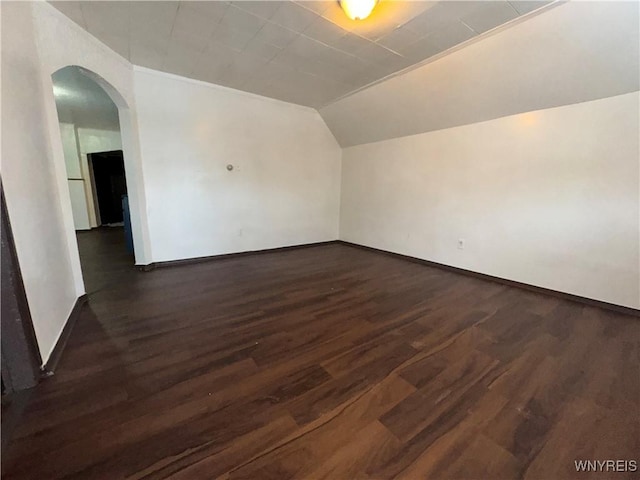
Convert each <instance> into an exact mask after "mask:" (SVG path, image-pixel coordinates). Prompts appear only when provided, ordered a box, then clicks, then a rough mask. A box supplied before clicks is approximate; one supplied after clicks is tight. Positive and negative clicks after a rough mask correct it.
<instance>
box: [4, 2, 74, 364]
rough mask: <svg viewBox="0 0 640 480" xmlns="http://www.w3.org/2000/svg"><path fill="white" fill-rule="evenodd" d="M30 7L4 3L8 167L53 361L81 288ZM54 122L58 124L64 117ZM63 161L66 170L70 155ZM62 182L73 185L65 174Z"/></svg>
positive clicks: (38, 329) (33, 293) (41, 334)
mask: <svg viewBox="0 0 640 480" xmlns="http://www.w3.org/2000/svg"><path fill="white" fill-rule="evenodd" d="M30 7H31V6H30V5H29V4H27V3H18V2H2V3H1V4H0V9H1V15H2V42H1V48H2V164H1V169H2V183H3V187H4V191H5V197H6V202H7V209H8V212H9V219H10V220H11V225H12V229H13V235H14V238H15V242H16V251H17V254H18V260H19V263H20V269H21V271H22V276H23V280H24V286H25V290H26V294H27V300H28V302H29V308H30V310H31V316H32V318H33V326H34V329H35V333H36V337H37V339H38V344H39V346H40V353H41V355H42V358H43V361H46V360H47V358H48V356H49V353H50V351H51V349H52V348H53V345H54V343H55V341H56V339H57V338H58V336H59V334H60V332H61V330H62V327H63V325H64V322H65V321H66V319H67V317H68V315H69V313H70V311H71V308H72V307H73V304H74V302H75V300H76V298H77V296H78V294H77V291H76V284H75V279H74V271H73V268H72V265H71V261H70V259H69V250H68V244H67V235H66V232H65V223H64V220H63V212H62V208H61V207H60V200H59V196H58V184H57V182H56V173H55V172H56V170H55V165H54V164H53V162H52V161H51V150H50V145H49V131H48V124H47V118H46V111H45V107H44V101H43V98H44V94H45V92H44V91H43V85H42V78H41V74H40V68H39V58H38V49H37V46H36V43H35V31H34V28H35V27H34V24H33V20H32V17H31V8H30ZM51 95H52V96H53V93H51ZM55 122H56V125H57V118H56V119H55ZM58 135H59V134H58ZM61 149H62V148H61ZM61 161H62V165H61V167H62V169H63V172H64V169H65V166H64V159H62V160H61ZM61 181H62V182H63V183H62V184H63V186H64V188H65V189H67V185H66V174H65V173H63V177H62V179H61ZM67 190H68V189H67ZM67 201H68V200H67ZM71 228H72V229H73V224H72V223H71ZM72 232H73V230H72ZM45 239H46V240H45Z"/></svg>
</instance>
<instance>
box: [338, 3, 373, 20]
mask: <svg viewBox="0 0 640 480" xmlns="http://www.w3.org/2000/svg"><path fill="white" fill-rule="evenodd" d="M339 3H340V6H341V7H342V10H344V13H346V14H347V17H349V18H350V19H351V20H364V19H365V18H367V17H368V16H369V15H371V12H372V11H373V8H374V7H375V6H376V4H377V3H378V0H339Z"/></svg>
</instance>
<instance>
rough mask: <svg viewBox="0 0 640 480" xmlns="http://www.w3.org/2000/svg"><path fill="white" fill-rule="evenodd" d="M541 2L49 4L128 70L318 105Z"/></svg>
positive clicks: (119, 2)
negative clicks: (358, 13) (346, 6)
mask: <svg viewBox="0 0 640 480" xmlns="http://www.w3.org/2000/svg"><path fill="white" fill-rule="evenodd" d="M546 3H549V1H546V0H542V1H522V0H517V1H505V0H496V1H490V0H479V1H451V0H449V1H446V0H445V1H393V0H381V1H380V2H379V4H378V5H377V7H376V8H375V9H374V11H373V14H372V15H371V16H370V17H369V18H368V19H366V20H363V21H354V20H350V19H348V18H347V17H346V15H345V14H344V12H343V11H342V9H341V8H340V6H339V4H338V2H337V1H333V0H331V1H295V2H294V1H268V0H264V1H234V2H223V1H208V2H205V1H178V2H172V1H157V2H156V1H113V2H102V1H80V2H76V1H74V2H59V1H55V2H52V4H53V5H54V6H55V7H56V8H57V9H58V10H60V11H61V12H63V13H64V14H65V15H67V16H68V17H69V18H71V19H72V20H73V21H74V22H76V23H77V24H79V25H80V26H81V27H82V28H84V29H86V30H87V31H88V32H89V33H91V34H92V35H94V36H95V37H97V38H98V39H100V40H101V41H102V42H104V43H105V44H106V45H108V46H109V47H111V48H112V49H113V50H115V51H116V52H118V53H119V54H120V55H122V56H123V57H125V58H127V59H128V60H130V61H131V62H132V63H133V64H135V65H140V66H144V67H149V68H153V69H156V70H161V71H165V72H169V73H175V74H178V75H182V76H186V77H190V78H195V79H198V80H204V81H207V82H211V83H216V84H220V85H225V86H228V87H232V88H236V89H239V90H245V91H248V92H253V93H257V94H260V95H264V96H268V97H272V98H277V99H280V100H284V101H288V102H293V103H298V104H301V105H308V106H311V107H315V108H320V107H323V106H326V105H328V104H331V103H332V102H334V101H335V100H337V99H339V98H341V97H344V96H346V95H348V94H349V93H352V92H354V91H357V90H359V89H361V88H363V87H365V86H366V85H369V84H371V83H373V82H375V81H377V80H380V79H381V78H384V77H386V76H389V75H391V74H393V73H395V72H397V71H399V70H403V69H405V68H407V67H409V66H411V65H414V64H416V63H419V62H421V61H423V60H425V59H427V58H430V57H432V56H434V55H436V54H438V53H441V52H443V51H445V50H448V49H450V48H452V47H454V46H456V45H459V44H461V43H463V42H465V41H467V40H470V39H472V38H474V37H476V36H478V35H480V34H482V33H484V32H486V31H489V30H491V29H493V28H495V27H497V26H500V25H502V24H504V23H506V22H509V21H511V20H514V19H516V18H517V17H519V16H521V15H523V14H525V13H528V12H530V11H532V10H535V9H537V8H539V7H542V6H544V5H545V4H546Z"/></svg>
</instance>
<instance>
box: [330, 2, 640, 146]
mask: <svg viewBox="0 0 640 480" xmlns="http://www.w3.org/2000/svg"><path fill="white" fill-rule="evenodd" d="M639 14H640V4H639V3H638V2H568V3H560V4H556V5H555V6H551V7H550V8H549V9H547V10H546V11H545V12H541V13H540V14H538V15H534V16H533V17H532V18H529V19H527V20H526V21H522V22H520V23H519V24H517V25H513V26H511V27H510V28H508V29H504V30H503V31H500V32H497V33H495V34H494V35H491V36H488V37H486V38H483V40H482V41H478V42H475V43H472V44H470V45H468V46H466V47H464V48H461V49H458V50H456V51H454V52H452V53H451V54H449V55H445V56H442V57H441V58H439V59H436V60H435V61H433V62H429V63H427V64H425V65H421V66H419V67H417V68H415V69H413V70H411V71H409V72H406V73H403V74H402V75H398V76H395V77H393V78H390V79H388V80H385V81H383V82H380V83H378V84H377V85H374V86H372V87H369V88H367V89H364V90H362V91H359V92H357V93H354V94H353V95H350V96H348V97H346V98H343V99H342V100H339V101H337V102H334V103H333V104H331V105H329V106H327V107H325V108H321V109H320V114H321V115H322V117H323V118H324V120H325V122H326V123H327V125H328V126H329V128H330V129H331V131H332V132H333V134H334V135H335V137H336V139H337V140H338V142H339V143H340V144H341V145H342V146H343V147H346V146H353V145H359V144H363V143H370V142H376V141H380V140H386V139H391V138H397V137H403V136H407V135H413V134H417V133H423V132H428V131H432V130H439V129H443V128H449V127H455V126H459V125H466V124H471V123H476V122H482V121H486V120H491V119H494V118H499V117H503V116H507V115H513V114H517V113H523V112H530V111H535V110H540V109H545V108H551V107H557V106H561V105H569V104H572V103H579V102H585V101H589V100H596V99H599V98H604V97H610V96H615V95H620V94H624V93H630V92H634V91H637V90H638V89H639V88H640V33H639V30H640V25H639V23H638V16H639ZM468 15H470V16H468V17H466V16H465V18H468V19H469V20H470V23H472V24H474V25H475V27H477V28H484V26H486V25H487V18H486V16H484V14H483V15H480V14H474V15H473V16H472V14H470V13H469V14H468ZM452 35H453V31H452V30H447V31H446V34H445V35H444V37H442V41H443V42H445V43H446V41H451V36H452ZM559 140H561V139H560V137H559Z"/></svg>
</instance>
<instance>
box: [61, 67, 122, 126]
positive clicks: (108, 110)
mask: <svg viewBox="0 0 640 480" xmlns="http://www.w3.org/2000/svg"><path fill="white" fill-rule="evenodd" d="M52 80H53V93H54V95H55V99H56V109H57V111H58V118H59V120H60V121H61V122H63V123H73V124H74V125H76V127H80V128H98V129H101V130H119V128H120V121H119V119H118V107H117V106H116V104H115V103H113V100H111V97H109V95H107V92H105V91H104V90H103V89H102V87H100V86H99V85H98V84H97V83H96V82H94V81H93V80H92V79H91V78H89V77H88V76H86V75H85V74H84V73H83V71H82V69H81V68H79V67H75V66H70V67H65V68H63V69H62V70H58V71H57V72H55V73H54V74H53V75H52Z"/></svg>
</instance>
